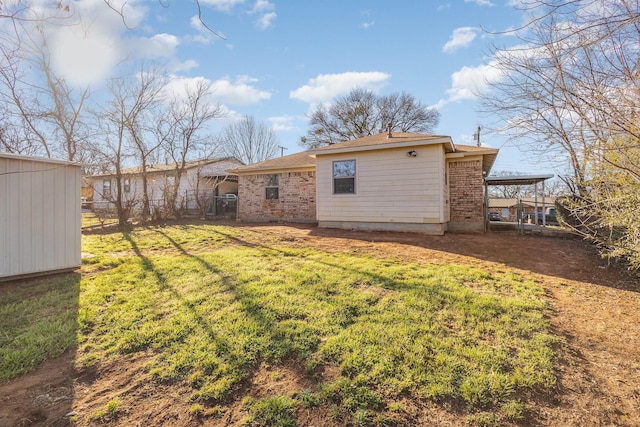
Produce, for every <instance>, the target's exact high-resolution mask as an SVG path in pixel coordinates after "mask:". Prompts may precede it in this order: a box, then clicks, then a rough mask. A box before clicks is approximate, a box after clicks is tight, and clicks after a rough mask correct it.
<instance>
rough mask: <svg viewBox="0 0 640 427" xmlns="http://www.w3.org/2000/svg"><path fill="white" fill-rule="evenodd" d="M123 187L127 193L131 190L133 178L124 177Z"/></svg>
mask: <svg viewBox="0 0 640 427" xmlns="http://www.w3.org/2000/svg"><path fill="white" fill-rule="evenodd" d="M122 189H123V190H124V192H125V193H128V192H130V191H131V180H130V179H129V178H124V179H123V180H122Z"/></svg>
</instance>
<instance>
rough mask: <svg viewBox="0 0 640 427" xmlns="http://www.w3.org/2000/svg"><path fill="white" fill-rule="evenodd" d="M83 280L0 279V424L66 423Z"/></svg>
mask: <svg viewBox="0 0 640 427" xmlns="http://www.w3.org/2000/svg"><path fill="white" fill-rule="evenodd" d="M80 282H81V275H80V273H68V274H59V275H54V276H43V277H38V278H34V279H25V280H19V281H12V282H4V283H0V396H2V397H1V398H0V401H1V402H2V403H1V404H0V408H1V409H0V425H2V426H4V425H62V424H63V423H64V420H65V414H68V413H70V412H71V411H72V403H73V396H74V391H73V390H74V384H73V375H74V371H73V358H74V357H75V348H76V346H77V333H78V313H79V296H80ZM11 379H14V380H13V381H9V380H11Z"/></svg>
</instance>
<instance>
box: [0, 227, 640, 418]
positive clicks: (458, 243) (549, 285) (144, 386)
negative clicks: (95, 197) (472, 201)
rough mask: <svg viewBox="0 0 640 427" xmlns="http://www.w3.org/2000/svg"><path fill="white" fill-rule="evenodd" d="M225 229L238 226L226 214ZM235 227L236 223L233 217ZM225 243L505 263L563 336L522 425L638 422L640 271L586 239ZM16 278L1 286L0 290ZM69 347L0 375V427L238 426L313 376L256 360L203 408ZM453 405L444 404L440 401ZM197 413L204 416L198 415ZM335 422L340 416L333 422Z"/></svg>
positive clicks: (421, 410)
mask: <svg viewBox="0 0 640 427" xmlns="http://www.w3.org/2000/svg"><path fill="white" fill-rule="evenodd" d="M231 226H238V225H236V224H235V223H234V224H231ZM238 227H239V226H238ZM242 227H243V228H244V229H245V230H248V231H250V233H249V234H245V237H243V238H242V240H236V241H235V243H234V244H239V245H247V246H252V247H254V246H264V247H276V246H277V247H283V246H291V247H314V248H320V249H323V250H326V251H336V252H337V251H339V252H350V253H359V254H363V255H365V254H366V255H371V256H380V257H385V258H396V259H403V260H410V261H414V262H434V261H435V262H443V263H453V262H455V263H464V264H471V265H475V266H478V267H482V268H484V269H486V270H487V271H502V270H505V269H506V268H513V269H516V270H521V271H523V272H527V273H531V274H533V275H534V276H535V277H536V278H537V279H538V280H539V281H540V283H541V284H542V286H543V287H544V288H545V290H546V293H547V297H548V300H549V302H550V305H551V307H552V314H551V318H550V321H551V324H552V327H553V329H554V332H555V333H556V334H557V335H559V336H560V337H562V338H563V341H564V344H563V345H562V346H561V348H559V349H558V351H559V356H560V358H559V363H558V367H557V369H558V382H557V384H556V387H555V388H554V390H551V391H548V392H544V393H542V392H540V393H539V394H536V395H533V396H527V398H526V399H525V400H526V401H527V402H528V403H529V412H528V414H527V417H526V420H525V421H523V422H522V423H521V425H531V426H533V425H540V426H638V425H640V351H639V349H640V286H639V282H640V278H639V276H638V275H637V274H636V273H631V272H629V271H627V270H626V269H625V268H624V267H623V266H619V265H609V264H608V263H607V261H606V260H603V259H601V258H600V257H599V256H598V254H597V252H596V250H595V249H594V248H593V247H592V246H591V245H589V244H588V243H586V242H584V241H581V240H578V239H575V238H572V237H565V238H562V237H542V236H526V235H525V236H521V235H517V234H502V233H494V234H482V235H480V234H478V235H475V234H473V235H472V234H469V235H467V234H448V235H446V236H424V235H419V234H411V233H377V232H358V231H345V230H331V229H319V228H316V227H312V226H305V225H299V226H285V225H252V224H244V225H242ZM12 286H24V283H20V284H16V283H5V284H0V294H2V293H4V292H10V291H11V287H12ZM74 359H75V352H74V351H69V352H67V353H66V354H64V355H63V356H61V357H59V358H57V359H55V360H50V361H47V362H45V363H43V364H42V365H41V366H40V367H39V368H38V369H37V370H35V371H34V372H31V373H29V374H27V375H23V376H22V377H20V378H17V379H15V380H12V381H8V382H5V383H2V384H0V427H4V426H14V425H25V426H26V425H47V426H58V425H73V420H76V421H75V422H77V423H78V424H85V423H89V424H91V423H104V422H108V423H111V424H112V425H131V426H135V425H141V426H142V425H171V426H191V425H193V426H196V425H211V426H218V425H219V426H224V425H241V423H242V420H243V419H244V417H245V415H246V414H244V413H243V412H242V411H241V409H242V407H243V403H242V401H241V399H242V397H244V396H247V395H249V396H253V397H265V396H267V395H269V393H271V392H273V393H275V392H276V391H277V394H286V393H287V392H288V391H289V390H292V391H293V390H295V391H299V390H300V389H301V388H308V389H313V387H314V384H316V383H317V381H314V379H317V378H314V376H316V377H317V376H318V375H320V376H328V377H331V376H334V375H336V373H335V372H331V370H330V369H327V370H325V371H323V370H322V369H319V370H318V372H315V373H309V372H307V371H305V370H304V369H303V368H302V367H301V366H299V365H300V364H299V363H296V361H290V362H288V363H285V364H283V365H282V366H278V367H274V366H268V365H262V366H259V367H257V368H256V374H255V375H254V378H253V379H252V380H250V381H248V382H247V383H246V384H243V385H242V390H238V391H237V393H235V396H231V397H230V398H229V399H228V401H225V402H220V403H219V405H218V406H216V407H213V408H206V409H205V410H206V411H209V412H207V413H204V414H203V413H201V412H200V411H197V410H195V409H194V407H193V406H192V405H191V404H185V403H184V401H185V399H184V396H185V395H188V394H190V393H191V389H190V388H189V387H188V386H187V385H179V384H178V385H176V384H171V385H164V384H152V383H149V382H145V381H140V380H139V379H138V378H142V377H143V376H142V375H141V373H142V372H143V371H144V369H145V364H146V362H147V359H146V355H144V354H141V355H137V356H135V357H131V358H130V359H127V360H126V363H123V362H122V360H121V361H120V362H119V363H118V364H117V365H101V364H98V365H96V366H95V367H93V368H92V369H91V370H84V371H78V370H77V369H76V368H75V367H74ZM113 399H119V401H120V405H121V407H122V408H124V409H123V410H122V411H120V412H118V413H117V414H116V415H114V417H113V418H109V417H108V416H105V417H103V418H101V419H100V418H97V417H95V418H94V419H93V420H91V419H90V417H89V416H88V415H90V414H93V415H95V414H99V413H100V409H101V408H104V407H105V405H107V404H108V402H109V401H111V400H113ZM402 406H403V407H404V408H405V412H404V413H403V414H402V415H401V416H399V418H398V419H397V420H396V423H397V424H398V425H452V426H456V425H461V426H462V425H467V421H466V419H465V418H464V417H462V416H456V413H455V410H454V411H451V410H447V405H440V406H439V405H436V404H431V403H428V402H416V401H406V402H402ZM448 409H451V408H448ZM203 415H204V416H203ZM296 416H297V418H298V422H299V425H301V426H312V425H315V426H320V425H331V421H330V417H331V414H330V413H329V411H328V410H323V411H317V412H314V410H312V409H299V410H298V412H297V413H296ZM334 422H335V424H336V425H340V422H339V420H337V421H335V420H334Z"/></svg>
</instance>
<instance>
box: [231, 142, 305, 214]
mask: <svg viewBox="0 0 640 427" xmlns="http://www.w3.org/2000/svg"><path fill="white" fill-rule="evenodd" d="M231 172H233V173H236V174H237V175H238V219H239V220H241V221H258V222H264V221H287V222H315V221H316V161H315V159H314V158H313V157H312V156H311V155H310V154H309V152H307V151H305V152H302V153H296V154H291V155H289V156H284V157H277V158H275V159H271V160H266V161H264V162H260V163H254V164H251V165H246V166H241V167H239V168H236V169H234V170H232V171H231Z"/></svg>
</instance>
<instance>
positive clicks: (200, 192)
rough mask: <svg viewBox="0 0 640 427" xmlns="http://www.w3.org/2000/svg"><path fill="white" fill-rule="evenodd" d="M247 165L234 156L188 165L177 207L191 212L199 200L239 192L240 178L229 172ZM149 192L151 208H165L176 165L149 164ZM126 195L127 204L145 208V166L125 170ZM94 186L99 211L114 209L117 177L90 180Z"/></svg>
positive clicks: (123, 180)
mask: <svg viewBox="0 0 640 427" xmlns="http://www.w3.org/2000/svg"><path fill="white" fill-rule="evenodd" d="M242 164H243V163H242V162H241V161H240V160H238V159H236V158H233V157H223V158H215V159H204V160H196V161H189V162H187V163H186V165H185V168H184V172H183V173H182V175H181V178H180V182H179V186H178V198H177V200H176V205H177V206H179V207H180V206H181V207H183V209H185V210H186V211H187V212H191V211H195V210H197V209H198V206H197V205H198V203H197V201H196V198H197V197H200V198H203V197H204V198H206V199H207V200H213V198H214V197H216V196H221V195H224V194H236V195H237V193H238V179H237V177H236V176H235V175H232V174H229V172H228V170H229V169H232V168H235V167H238V166H241V165H242ZM146 169H147V171H146V176H147V192H148V195H149V199H150V202H151V203H150V204H151V209H154V208H164V207H165V206H166V199H167V196H168V194H169V193H170V192H171V190H173V188H174V186H175V185H176V169H177V168H176V164H175V163H170V164H154V165H148V166H147V168H146ZM121 177H122V179H121V186H122V196H123V200H125V202H126V203H128V204H129V205H131V206H132V207H133V208H134V210H135V208H138V209H139V208H141V206H142V205H141V203H142V194H143V171H142V167H141V166H136V167H131V168H126V169H123V170H122V171H121ZM89 180H90V181H91V182H92V186H93V208H94V209H96V210H111V209H113V206H114V205H113V200H114V199H115V195H116V191H117V189H116V185H117V181H116V175H115V174H114V173H106V174H99V175H93V176H91V177H89Z"/></svg>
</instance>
